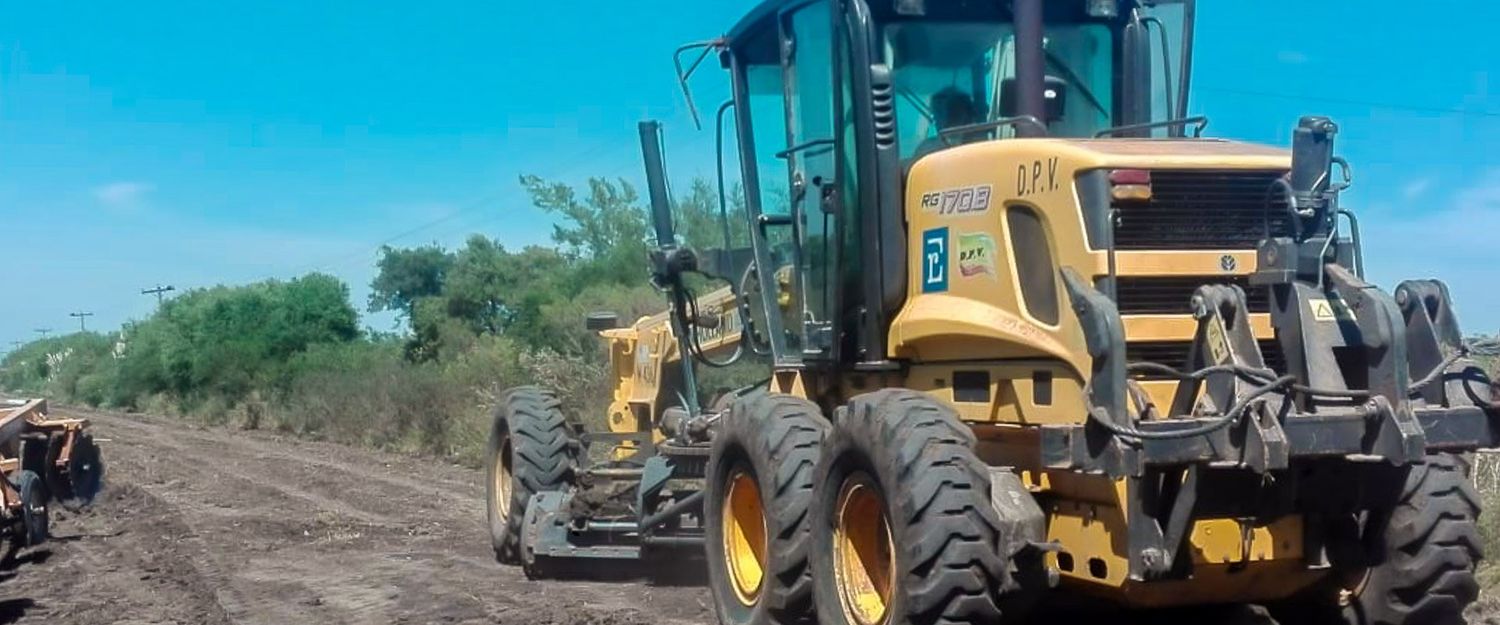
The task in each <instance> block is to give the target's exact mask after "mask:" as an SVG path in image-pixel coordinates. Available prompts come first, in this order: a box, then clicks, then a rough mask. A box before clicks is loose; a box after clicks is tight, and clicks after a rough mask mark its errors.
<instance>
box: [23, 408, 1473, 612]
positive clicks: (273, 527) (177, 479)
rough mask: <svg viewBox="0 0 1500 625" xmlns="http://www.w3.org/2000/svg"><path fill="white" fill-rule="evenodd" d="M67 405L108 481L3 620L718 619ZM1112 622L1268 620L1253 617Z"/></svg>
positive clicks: (271, 464) (381, 464) (399, 489)
mask: <svg viewBox="0 0 1500 625" xmlns="http://www.w3.org/2000/svg"><path fill="white" fill-rule="evenodd" d="M57 412H58V413H61V414H70V415H74V416H86V417H89V418H90V419H93V421H94V423H95V425H96V428H97V429H96V430H95V431H96V435H97V436H98V437H99V438H101V439H104V440H103V441H102V443H101V445H102V447H103V449H104V455H105V459H106V462H107V463H108V466H109V469H108V477H109V479H108V485H107V487H106V490H105V492H104V494H103V495H102V496H101V498H100V500H99V502H98V503H97V504H96V505H95V506H94V508H93V509H92V510H90V511H88V512H85V513H83V514H81V515H70V514H67V513H66V512H64V511H63V510H62V509H61V508H60V507H54V512H53V524H52V529H53V534H54V539H53V540H52V541H51V542H49V543H48V544H47V545H45V546H43V547H41V548H38V549H34V550H28V551H23V552H22V553H21V556H20V558H19V559H18V561H16V562H14V563H11V564H7V565H3V566H0V625H3V624H5V623H13V622H14V623H38V624H41V623H45V624H47V625H73V624H86V623H90V624H91V623H193V624H198V623H202V624H212V625H219V624H229V623H246V624H266V625H285V624H292V623H319V624H322V623H329V624H355V623H411V624H420V623H507V624H516V625H522V624H525V625H565V624H566V625H573V624H599V625H635V624H642V625H645V624H648V623H652V624H654V623H664V624H676V625H686V624H707V623H712V622H713V621H714V619H713V615H712V613H711V612H710V610H709V607H708V606H709V597H708V593H707V591H705V590H704V589H702V588H697V587H680V586H679V587H674V586H656V585H650V584H647V583H643V582H638V581H636V582H631V581H625V582H610V583H603V582H599V583H590V582H561V581H547V582H532V581H528V580H526V579H525V578H524V577H522V575H521V574H520V571H519V570H518V569H515V568H512V567H505V566H500V565H499V564H496V563H495V561H494V559H493V558H492V557H491V555H490V550H489V538H488V536H487V534H486V531H485V529H484V527H483V517H484V515H483V512H482V511H483V502H484V489H483V487H482V483H483V482H482V480H481V479H480V478H481V476H480V474H479V472H477V471H474V470H472V469H467V468H463V467H458V466H453V465H447V464H443V463H440V462H438V461H435V460H427V459H419V458H411V457H406V456H400V455H395V454H382V453H375V452H370V451H365V450H359V449H354V448H350V447H345V446H341V445H333V444H327V443H315V442H307V441H301V440H297V439H290V438H285V437H279V436H275V435H272V434H269V433H264V432H237V431H231V430H223V429H195V428H192V427H189V426H185V425H183V424H182V423H180V422H176V421H167V420H164V419H160V418H151V417H143V416H138V415H131V416H129V417H126V416H121V415H113V414H108V413H97V412H91V411H78V410H59V411H57ZM694 575H697V578H698V579H701V573H694V572H689V575H688V577H693V576H694ZM1485 594H1486V595H1489V594H1490V593H1485ZM1497 607H1500V606H1497V601H1496V598H1495V597H1493V596H1486V597H1484V598H1483V599H1482V600H1481V606H1476V608H1478V609H1475V610H1471V612H1470V622H1471V623H1484V624H1485V625H1500V619H1497V618H1496V616H1495V614H1497V613H1500V610H1497V609H1496V608H1497ZM1071 620H1075V619H1067V618H1064V619H1062V620H1053V619H1048V618H1038V619H1033V621H1034V622H1037V621H1039V622H1070V621H1071ZM1082 620H1093V619H1082ZM1107 620H1109V621H1110V622H1111V624H1112V625H1134V624H1137V623H1139V624H1141V625H1145V624H1147V623H1149V624H1151V625H1162V624H1164V623H1179V624H1183V625H1187V624H1189V623H1191V624H1192V625H1201V624H1202V623H1218V624H1221V625H1223V624H1231V625H1275V624H1274V622H1273V621H1271V620H1270V619H1268V618H1266V617H1265V616H1264V614H1263V613H1261V612H1259V611H1258V610H1256V609H1254V608H1246V609H1245V610H1243V611H1239V610H1235V611H1232V612H1230V613H1225V612H1224V611H1222V610H1217V611H1213V612H1210V613H1207V614H1205V613H1203V612H1201V611H1192V612H1188V613H1174V614H1160V613H1158V614H1132V615H1130V617H1129V618H1124V619H1122V618H1120V615H1119V614H1118V613H1116V614H1112V615H1111V617H1109V618H1108V619H1107Z"/></svg>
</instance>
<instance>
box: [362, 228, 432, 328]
mask: <svg viewBox="0 0 1500 625" xmlns="http://www.w3.org/2000/svg"><path fill="white" fill-rule="evenodd" d="M375 266H376V267H377V268H378V269H379V273H377V274H376V275H375V280H374V281H373V282H371V283H370V302H369V310H370V312H380V311H383V310H394V311H397V312H398V313H399V314H400V315H401V316H403V317H405V318H407V319H410V318H411V313H412V305H413V303H414V302H416V301H417V300H418V299H420V298H423V297H431V296H434V295H437V294H438V293H440V292H442V289H443V279H444V277H446V276H447V274H448V270H449V269H450V268H451V267H452V266H453V255H452V254H449V253H448V252H447V251H446V250H444V249H443V248H441V247H439V246H437V245H425V246H422V247H413V248H404V249H398V248H393V247H391V246H389V245H383V246H381V247H380V260H378V261H376V263H375Z"/></svg>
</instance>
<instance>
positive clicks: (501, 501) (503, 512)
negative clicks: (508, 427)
mask: <svg viewBox="0 0 1500 625" xmlns="http://www.w3.org/2000/svg"><path fill="white" fill-rule="evenodd" d="M497 453H499V454H500V456H499V457H498V458H495V470H494V471H492V472H491V473H490V479H492V480H494V481H495V488H494V492H495V500H494V501H492V502H490V505H491V506H494V508H495V518H497V519H500V522H501V523H505V522H507V521H509V520H510V488H511V478H510V470H511V469H510V437H509V436H506V437H505V438H503V439H501V440H500V451H499V452H497Z"/></svg>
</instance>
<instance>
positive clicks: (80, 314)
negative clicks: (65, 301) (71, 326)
mask: <svg viewBox="0 0 1500 625" xmlns="http://www.w3.org/2000/svg"><path fill="white" fill-rule="evenodd" d="M68 316H69V317H77V318H78V331H79V332H88V331H89V329H88V327H87V326H86V325H85V324H84V320H86V319H88V318H89V317H92V316H94V313H91V312H84V311H81V310H80V311H78V312H70V313H68Z"/></svg>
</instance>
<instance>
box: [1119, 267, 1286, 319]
mask: <svg viewBox="0 0 1500 625" xmlns="http://www.w3.org/2000/svg"><path fill="white" fill-rule="evenodd" d="M1205 284H1232V285H1237V286H1239V287H1240V288H1241V289H1244V290H1245V305H1246V307H1247V308H1249V310H1250V312H1252V313H1265V312H1271V291H1270V287H1267V286H1264V285H1257V286H1251V285H1250V279H1249V278H1248V277H1246V276H1174V277H1140V276H1118V277H1116V278H1115V296H1116V297H1115V303H1116V305H1117V306H1118V307H1119V309H1120V314H1122V315H1185V314H1190V313H1191V312H1192V309H1191V307H1190V305H1189V302H1190V301H1191V300H1192V298H1193V292H1194V291H1196V290H1198V287H1200V286H1203V285H1205Z"/></svg>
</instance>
